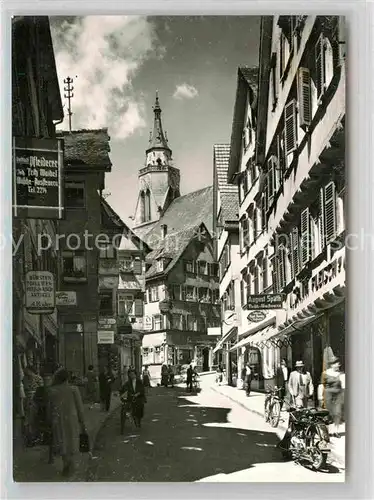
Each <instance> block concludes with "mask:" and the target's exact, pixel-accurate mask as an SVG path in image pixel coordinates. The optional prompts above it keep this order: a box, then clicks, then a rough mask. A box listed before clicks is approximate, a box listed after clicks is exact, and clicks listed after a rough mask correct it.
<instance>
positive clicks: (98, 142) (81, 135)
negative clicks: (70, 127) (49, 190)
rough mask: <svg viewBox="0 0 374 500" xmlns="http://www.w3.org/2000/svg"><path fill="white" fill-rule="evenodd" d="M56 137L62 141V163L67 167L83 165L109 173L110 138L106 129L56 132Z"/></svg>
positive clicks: (110, 164) (110, 163)
mask: <svg viewBox="0 0 374 500" xmlns="http://www.w3.org/2000/svg"><path fill="white" fill-rule="evenodd" d="M57 137H61V138H63V139H64V146H65V147H64V162H65V164H66V165H67V166H68V167H69V166H72V167H74V166H80V165H84V166H87V167H96V168H101V169H103V170H104V171H105V172H110V171H111V167H112V162H111V161H110V158H109V152H110V146H109V141H110V137H109V135H108V129H107V128H101V129H96V130H74V131H72V132H69V131H66V130H64V131H58V133H57Z"/></svg>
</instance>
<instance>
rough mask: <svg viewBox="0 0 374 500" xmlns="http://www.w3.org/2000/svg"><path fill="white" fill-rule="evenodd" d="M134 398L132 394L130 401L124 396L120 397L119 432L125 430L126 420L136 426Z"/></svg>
mask: <svg viewBox="0 0 374 500" xmlns="http://www.w3.org/2000/svg"><path fill="white" fill-rule="evenodd" d="M136 398H137V397H136V396H135V395H134V396H133V397H132V399H131V400H130V401H129V400H127V399H124V398H123V399H121V417H120V418H121V422H120V424H121V434H123V433H124V431H125V426H126V421H127V422H130V423H131V425H134V426H135V427H137V421H136V417H135V404H136Z"/></svg>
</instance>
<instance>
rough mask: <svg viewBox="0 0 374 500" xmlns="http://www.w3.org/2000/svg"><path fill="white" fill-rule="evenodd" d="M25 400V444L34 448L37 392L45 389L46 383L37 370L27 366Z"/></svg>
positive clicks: (24, 386) (25, 371)
mask: <svg viewBox="0 0 374 500" xmlns="http://www.w3.org/2000/svg"><path fill="white" fill-rule="evenodd" d="M22 383H23V388H24V393H25V399H24V411H25V421H24V432H25V442H26V446H29V447H30V446H34V444H35V442H34V438H35V411H36V406H35V400H34V397H35V392H36V390H37V389H38V387H43V385H44V382H43V379H42V377H41V376H40V375H38V374H37V373H36V369H35V368H34V367H33V366H30V365H28V366H26V367H25V368H24V377H23V380H22Z"/></svg>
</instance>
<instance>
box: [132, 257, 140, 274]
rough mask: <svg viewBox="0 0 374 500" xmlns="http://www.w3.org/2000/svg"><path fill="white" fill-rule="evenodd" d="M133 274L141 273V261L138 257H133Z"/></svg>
mask: <svg viewBox="0 0 374 500" xmlns="http://www.w3.org/2000/svg"><path fill="white" fill-rule="evenodd" d="M133 271H134V274H142V261H141V260H140V259H135V260H134V263H133Z"/></svg>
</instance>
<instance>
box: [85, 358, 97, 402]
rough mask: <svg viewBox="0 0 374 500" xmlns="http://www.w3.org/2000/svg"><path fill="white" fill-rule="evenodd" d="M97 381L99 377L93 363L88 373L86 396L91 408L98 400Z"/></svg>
mask: <svg viewBox="0 0 374 500" xmlns="http://www.w3.org/2000/svg"><path fill="white" fill-rule="evenodd" d="M97 382H98V378H97V375H96V373H95V370H94V367H93V365H89V367H88V371H87V375H86V396H87V401H88V403H89V404H90V409H92V407H93V405H94V404H95V403H96V401H97Z"/></svg>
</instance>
